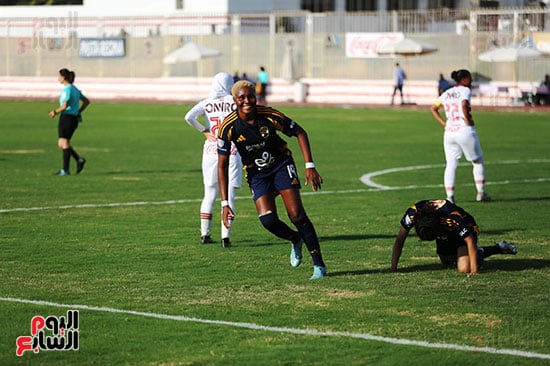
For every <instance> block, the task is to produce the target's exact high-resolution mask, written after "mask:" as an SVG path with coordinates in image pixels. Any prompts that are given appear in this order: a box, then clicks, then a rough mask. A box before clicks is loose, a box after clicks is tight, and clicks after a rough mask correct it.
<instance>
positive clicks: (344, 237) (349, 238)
mask: <svg viewBox="0 0 550 366" xmlns="http://www.w3.org/2000/svg"><path fill="white" fill-rule="evenodd" d="M368 239H395V234H374V235H357V234H354V235H333V236H320V237H319V240H320V241H342V240H344V241H352V240H368Z"/></svg>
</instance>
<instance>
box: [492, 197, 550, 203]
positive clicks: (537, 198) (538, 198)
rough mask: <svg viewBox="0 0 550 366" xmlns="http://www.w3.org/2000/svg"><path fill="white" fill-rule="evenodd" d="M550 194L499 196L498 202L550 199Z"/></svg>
mask: <svg viewBox="0 0 550 366" xmlns="http://www.w3.org/2000/svg"><path fill="white" fill-rule="evenodd" d="M549 200H550V196H542V197H540V196H538V197H515V198H511V197H510V198H498V199H497V200H495V201H496V202H522V201H535V202H536V201H549Z"/></svg>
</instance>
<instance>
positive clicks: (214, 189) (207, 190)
mask: <svg viewBox="0 0 550 366" xmlns="http://www.w3.org/2000/svg"><path fill="white" fill-rule="evenodd" d="M232 87H233V76H231V75H230V74H228V73H226V72H220V73H218V74H216V75H215V76H214V80H213V81H212V89H211V91H210V96H209V97H208V98H207V99H204V100H202V101H200V102H199V103H197V104H196V105H195V106H194V107H193V108H191V109H190V110H189V112H187V114H186V115H185V120H186V121H187V123H188V124H189V125H190V126H192V127H195V128H196V129H197V130H198V131H199V132H201V133H202V134H203V135H204V137H205V138H206V140H205V141H204V147H203V152H202V175H203V182H204V197H203V199H202V203H201V208H200V220H201V239H200V242H201V244H210V243H214V241H213V240H212V238H211V236H210V230H211V227H212V213H213V210H214V203H215V202H216V197H217V196H218V146H217V135H218V128H219V127H220V124H221V123H222V122H223V119H224V118H225V116H227V115H228V114H229V113H231V112H233V111H234V110H235V109H236V106H235V102H234V101H233V96H232V95H231V88H232ZM201 116H204V117H205V124H206V127H205V126H204V125H202V124H201V123H200V122H199V120H198V119H199V117H201ZM241 183H242V162H241V157H240V156H239V154H238V152H237V149H236V148H235V145H233V146H232V147H231V155H230V158H229V192H228V203H229V205H230V206H231V209H232V210H235V208H234V207H235V205H234V203H235V191H236V189H237V188H239V187H240V186H241ZM220 225H221V245H222V247H224V248H229V247H230V246H231V241H230V239H229V238H230V235H231V227H232V225H233V221H230V226H229V228H227V227H225V225H224V224H223V222H221V221H220Z"/></svg>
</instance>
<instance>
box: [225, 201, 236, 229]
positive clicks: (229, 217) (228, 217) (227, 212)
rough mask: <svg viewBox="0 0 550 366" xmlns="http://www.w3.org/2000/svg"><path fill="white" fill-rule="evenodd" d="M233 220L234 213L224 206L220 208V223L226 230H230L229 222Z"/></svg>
mask: <svg viewBox="0 0 550 366" xmlns="http://www.w3.org/2000/svg"><path fill="white" fill-rule="evenodd" d="M234 218H235V213H234V212H233V210H232V209H231V207H229V206H224V207H223V208H222V222H223V226H225V227H226V228H227V229H230V228H231V227H230V225H229V220H233V219H234Z"/></svg>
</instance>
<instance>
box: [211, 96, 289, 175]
mask: <svg viewBox="0 0 550 366" xmlns="http://www.w3.org/2000/svg"><path fill="white" fill-rule="evenodd" d="M299 128H300V127H299V126H298V124H297V123H296V122H294V121H293V120H292V119H290V118H288V117H287V116H285V115H284V114H282V113H281V112H279V111H278V110H276V109H273V108H270V107H264V106H260V105H258V106H257V107H256V119H255V121H254V123H253V124H248V123H247V122H246V121H243V120H242V119H241V118H239V115H238V113H237V111H234V112H232V113H230V114H229V115H227V117H225V119H224V120H223V123H222V124H221V126H220V129H219V130H218V154H220V155H229V154H230V152H231V142H233V143H234V144H235V146H236V147H237V150H238V151H239V154H240V155H241V158H242V161H243V166H244V167H245V169H246V172H247V174H251V173H252V174H253V173H256V172H265V171H269V170H270V169H271V167H273V166H275V165H277V164H276V162H278V161H280V160H281V159H282V158H285V157H286V158H288V157H291V156H292V153H291V151H290V150H289V149H288V144H287V143H286V141H285V140H283V139H282V138H281V137H280V136H279V135H278V134H277V132H278V131H280V132H282V133H284V134H285V135H287V136H289V137H292V136H296V133H297V131H298V130H299Z"/></svg>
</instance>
